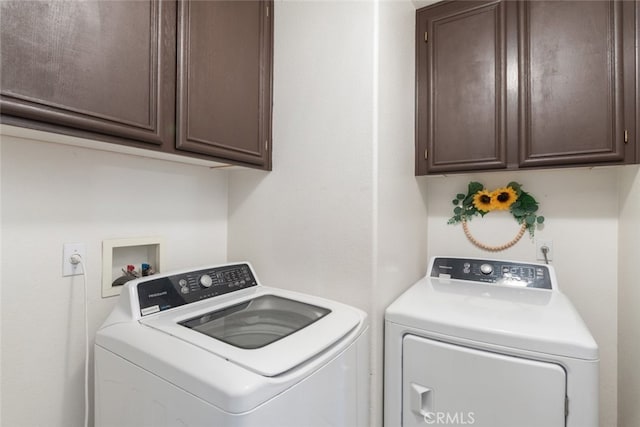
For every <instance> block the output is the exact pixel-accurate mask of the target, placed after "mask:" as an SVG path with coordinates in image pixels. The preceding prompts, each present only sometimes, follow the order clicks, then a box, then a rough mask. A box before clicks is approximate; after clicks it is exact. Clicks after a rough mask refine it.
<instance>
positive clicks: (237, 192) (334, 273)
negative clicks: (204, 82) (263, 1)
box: [228, 1, 381, 407]
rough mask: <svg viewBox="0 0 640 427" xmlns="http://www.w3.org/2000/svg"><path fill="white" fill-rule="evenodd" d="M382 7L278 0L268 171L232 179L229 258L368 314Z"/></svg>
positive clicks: (266, 277) (273, 281) (270, 280)
mask: <svg viewBox="0 0 640 427" xmlns="http://www.w3.org/2000/svg"><path fill="white" fill-rule="evenodd" d="M376 7H377V6H376V4H375V3H374V2H349V1H304V2H302V1H276V4H275V13H274V17H275V18H274V19H275V21H274V22H275V31H274V35H275V40H274V43H275V45H274V55H275V57H274V106H273V141H274V142H273V146H274V152H273V165H274V167H273V172H271V173H269V174H266V173H261V172H256V171H233V172H231V175H230V183H229V246H228V250H229V258H230V260H239V259H248V260H249V261H251V262H252V263H253V264H254V266H255V267H256V268H257V271H258V272H259V275H260V278H261V279H262V281H263V283H265V284H268V285H271V286H278V287H283V288H290V289H295V290H298V291H302V292H306V293H309V294H314V295H320V296H323V297H327V298H332V299H335V300H339V301H342V302H345V303H347V304H351V305H354V306H356V307H359V308H361V309H363V310H365V311H367V312H369V313H370V314H371V306H372V300H373V297H374V295H373V294H372V281H373V280H374V268H373V254H374V233H373V230H374V221H375V205H374V203H375V201H374V189H375V184H376V182H375V177H374V169H375V168H376V167H377V166H376V165H375V163H374V162H375V158H374V152H373V151H372V146H373V141H374V138H375V135H374V127H373V124H374V114H375V111H374V97H375V92H376V90H374V85H375V80H374V45H373V42H372V40H373V39H374V36H375V34H374V32H375V20H374V15H375V13H376ZM380 405H381V401H380V402H378V403H377V406H378V407H380Z"/></svg>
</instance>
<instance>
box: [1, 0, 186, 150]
mask: <svg viewBox="0 0 640 427" xmlns="http://www.w3.org/2000/svg"><path fill="white" fill-rule="evenodd" d="M0 8H1V9H0V12H1V13H0V23H1V27H2V30H1V31H2V33H1V45H2V49H1V53H0V64H1V65H0V67H1V68H0V74H1V75H2V78H1V85H0V86H1V95H0V110H1V112H2V114H3V115H4V116H12V117H18V118H23V119H29V120H35V121H39V122H44V123H49V124H54V125H61V126H66V127H70V128H75V129H81V130H84V131H90V132H97V133H100V134H106V135H112V136H117V137H123V138H128V139H134V140H139V141H144V142H148V143H152V144H156V145H161V144H163V143H164V142H169V141H172V140H173V138H174V133H173V130H172V126H171V124H172V123H173V120H174V116H175V113H174V112H175V83H174V82H175V4H174V3H172V2H164V1H155V0H152V1H113V2H112V1H99V2H98V1H88V2H85V1H2V2H0Z"/></svg>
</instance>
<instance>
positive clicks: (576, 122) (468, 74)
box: [416, 0, 638, 175]
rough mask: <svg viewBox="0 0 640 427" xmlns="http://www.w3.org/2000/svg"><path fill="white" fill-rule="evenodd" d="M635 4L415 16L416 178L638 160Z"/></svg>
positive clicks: (475, 6) (479, 5)
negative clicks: (435, 174) (449, 173)
mask: <svg viewBox="0 0 640 427" xmlns="http://www.w3.org/2000/svg"><path fill="white" fill-rule="evenodd" d="M637 8H638V2H637V1H500V0H497V1H487V2H475V1H468V2H466V1H450V2H443V3H439V4H436V5H433V6H429V7H426V8H423V9H420V10H418V12H417V15H416V22H417V26H416V31H417V37H416V43H417V44H416V85H417V86H416V91H417V94H416V174H418V175H424V174H429V173H444V172H460V171H471V170H491V169H517V168H532V167H561V166H572V165H594V164H623V163H632V162H634V161H636V143H635V138H636V137H635V133H636V108H637V107H636V106H635V104H636V102H637V101H636V99H635V98H637V95H634V94H637V91H636V85H637V72H636V70H637V65H636V61H637V53H636V52H635V50H634V46H635V43H636V40H637V37H638V36H637V28H636V25H637V24H636V23H635V17H636V16H637V13H638V12H637Z"/></svg>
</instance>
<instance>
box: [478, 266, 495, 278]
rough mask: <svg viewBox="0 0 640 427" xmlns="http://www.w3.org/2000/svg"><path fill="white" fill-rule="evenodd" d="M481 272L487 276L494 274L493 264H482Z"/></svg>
mask: <svg viewBox="0 0 640 427" xmlns="http://www.w3.org/2000/svg"><path fill="white" fill-rule="evenodd" d="M480 272H481V273H482V274H484V275H486V276H488V275H489V274H491V273H493V266H492V265H491V264H482V265H481V266H480Z"/></svg>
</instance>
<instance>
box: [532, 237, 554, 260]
mask: <svg viewBox="0 0 640 427" xmlns="http://www.w3.org/2000/svg"><path fill="white" fill-rule="evenodd" d="M545 246H546V247H547V248H549V251H548V252H547V260H548V261H551V260H552V259H553V240H536V259H537V260H538V261H544V260H545V259H544V253H543V252H542V248H543V247H545Z"/></svg>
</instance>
